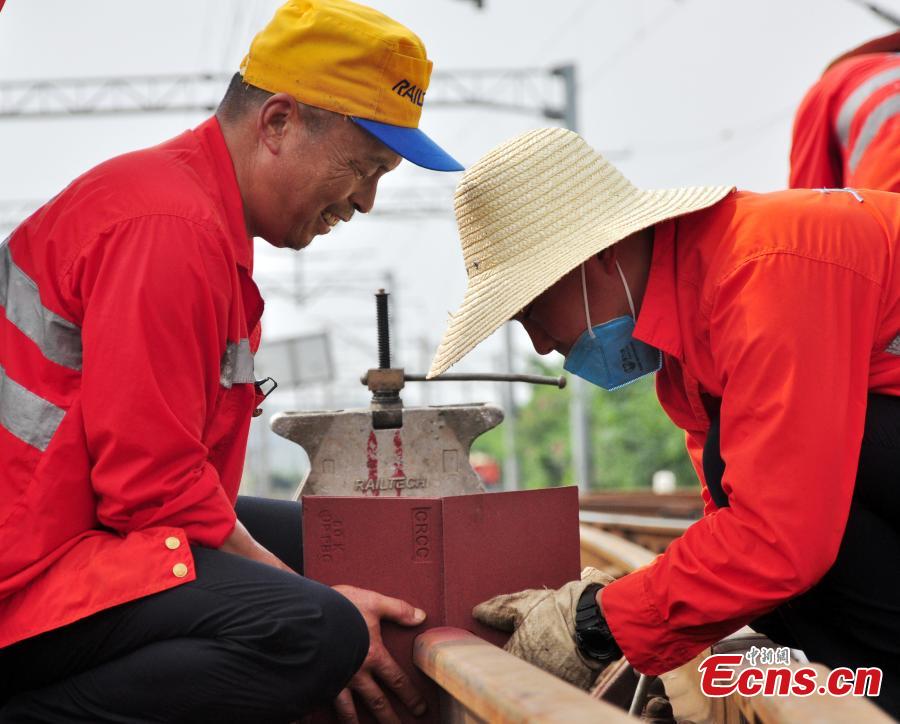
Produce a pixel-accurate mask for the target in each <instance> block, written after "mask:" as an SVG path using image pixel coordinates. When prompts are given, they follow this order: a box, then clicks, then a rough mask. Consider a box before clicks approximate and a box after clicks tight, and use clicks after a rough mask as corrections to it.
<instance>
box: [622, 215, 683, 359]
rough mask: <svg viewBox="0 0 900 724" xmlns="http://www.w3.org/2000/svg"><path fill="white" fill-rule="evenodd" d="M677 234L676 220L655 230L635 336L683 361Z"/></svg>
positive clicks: (663, 223)
mask: <svg viewBox="0 0 900 724" xmlns="http://www.w3.org/2000/svg"><path fill="white" fill-rule="evenodd" d="M677 233H678V220H677V219H670V220H668V221H663V222H660V223H658V224H656V226H655V227H654V231H653V256H652V258H651V260H650V275H649V277H648V279H647V288H646V290H645V291H644V299H643V301H642V302H641V311H640V313H639V314H638V319H637V323H636V325H635V330H634V336H635V337H636V338H637V339H640V340H641V341H643V342H646V343H647V344H649V345H652V346H653V347H656V348H657V349H661V350H662V351H663V352H665V353H666V354H669V355H672V356H673V357H677V358H678V359H681V357H682V355H683V351H684V346H683V344H682V340H681V329H680V328H679V325H678V298H677V297H676V295H675V274H676V260H675V251H676V237H677Z"/></svg>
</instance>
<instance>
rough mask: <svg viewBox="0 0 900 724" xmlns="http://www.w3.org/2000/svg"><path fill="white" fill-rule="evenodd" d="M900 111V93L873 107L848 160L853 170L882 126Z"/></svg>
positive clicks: (848, 165) (848, 164) (849, 166)
mask: <svg viewBox="0 0 900 724" xmlns="http://www.w3.org/2000/svg"><path fill="white" fill-rule="evenodd" d="M898 113H900V93H895V94H894V95H892V96H888V97H887V98H885V99H884V100H883V101H881V103H879V104H878V105H877V106H875V108H873V109H872V112H871V113H869V115H868V116H866V122H865V123H863V127H862V130H861V131H860V132H859V136H857V138H856V143H855V144H853V152H852V153H851V154H850V160H849V161H847V168H848V169H850V171H851V172H852V171H855V170H856V167H857V166H858V165H859V162H860V160H861V159H862V157H863V154H864V153H865V152H866V149H867V148H868V147H869V144H870V143H871V142H872V139H874V138H875V136H877V135H878V132H879V131H880V130H881V127H882V126H883V125H884V124H885V123H887V122H888V121H889V120H891V118H893V117H894V116H896V115H897V114H898Z"/></svg>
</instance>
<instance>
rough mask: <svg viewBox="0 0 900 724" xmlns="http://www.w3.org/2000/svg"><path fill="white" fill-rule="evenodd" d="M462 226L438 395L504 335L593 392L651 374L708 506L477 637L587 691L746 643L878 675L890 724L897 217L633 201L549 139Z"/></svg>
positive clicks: (487, 191) (898, 502) (795, 203)
mask: <svg viewBox="0 0 900 724" xmlns="http://www.w3.org/2000/svg"><path fill="white" fill-rule="evenodd" d="M456 215H457V223H458V226H459V234H460V238H461V241H462V251H463V258H464V261H465V265H466V273H467V275H468V287H467V289H466V293H465V297H464V299H463V301H462V304H461V306H460V308H459V310H458V311H457V312H455V313H454V314H453V315H452V316H451V318H450V322H449V326H448V328H447V330H446V332H445V334H444V337H443V340H442V341H441V344H440V347H439V348H438V351H437V354H436V356H435V359H434V362H433V364H432V367H431V370H430V372H429V375H430V376H434V375H438V374H440V373H442V372H443V371H444V370H446V369H447V368H448V367H449V366H450V365H452V364H454V363H455V362H456V361H458V360H459V359H461V358H462V357H463V356H464V355H465V354H466V353H467V352H469V350H471V349H472V348H473V347H474V346H475V345H476V344H478V343H479V342H480V341H481V340H483V339H484V338H486V337H487V336H488V335H489V334H491V333H492V332H493V331H494V330H496V329H497V328H498V327H499V326H500V325H502V324H503V323H504V322H506V321H508V320H510V319H515V320H517V321H519V322H521V324H522V325H523V326H524V328H525V331H526V332H527V333H528V334H529V336H530V337H531V341H532V343H533V345H534V348H535V350H536V351H537V352H538V353H539V354H547V353H549V352H551V351H554V350H555V351H557V352H559V353H560V354H562V355H563V356H564V357H565V368H566V369H567V370H568V371H569V372H571V373H572V374H575V375H578V376H580V377H583V378H584V379H586V380H588V381H590V382H592V383H594V384H596V385H598V386H600V387H602V388H604V389H607V390H615V389H617V388H619V387H622V386H623V385H627V384H629V383H631V382H633V381H635V380H636V379H638V378H640V377H643V376H645V375H650V374H654V373H655V374H656V386H657V394H658V397H659V401H660V403H661V404H662V407H663V408H664V410H665V411H666V413H667V414H668V415H669V417H670V418H671V419H672V421H673V422H674V423H675V424H676V425H677V426H678V427H680V428H682V429H683V430H684V431H685V433H686V437H687V448H688V452H689V453H690V457H691V459H692V461H693V463H694V467H695V469H696V471H697V475H698V477H699V478H700V481H701V484H702V491H703V499H704V501H705V515H704V517H703V518H702V519H701V520H699V521H697V522H696V523H694V524H693V525H691V526H690V527H689V528H688V529H687V530H686V531H685V533H684V535H682V536H681V537H680V538H679V539H677V540H675V541H673V542H672V543H671V544H670V545H669V547H668V549H667V550H666V551H665V553H663V554H662V555H660V556H659V557H658V558H656V560H655V561H654V562H653V563H652V564H651V565H649V566H647V567H645V568H641V569H639V570H637V571H635V572H633V573H630V574H628V575H626V576H623V577H622V578H620V579H618V580H617V581H615V582H612V583H608V585H605V586H603V581H601V580H597V579H596V578H594V579H590V578H589V579H587V580H585V581H581V582H578V583H572V584H568V587H567V588H565V589H563V590H561V591H560V592H559V593H558V594H556V595H555V596H553V595H549V594H548V593H547V592H535V594H534V595H535V596H536V599H529V600H524V599H523V596H522V595H521V594H515V595H513V596H511V597H501V598H500V599H499V600H495V601H492V602H489V603H486V604H483V605H482V606H480V607H478V608H476V611H475V613H476V615H477V616H479V617H480V618H482V619H483V620H485V621H486V622H489V623H499V624H501V625H507V626H508V627H509V628H513V627H515V628H516V631H515V634H514V635H513V639H511V643H510V646H511V648H512V649H513V650H514V651H515V652H516V653H518V654H520V655H523V656H524V657H525V658H528V659H530V660H532V661H534V662H535V663H537V664H538V665H543V666H546V667H547V668H549V669H551V670H553V671H556V672H557V673H562V674H564V675H566V676H567V678H569V679H570V680H572V681H580V682H582V683H583V682H585V681H590V679H591V677H586V676H584V672H585V670H586V669H594V670H596V669H598V668H601V667H602V666H603V665H604V664H605V663H608V662H609V661H611V660H614V659H615V658H618V657H619V656H621V655H622V654H624V656H625V657H626V658H627V660H628V661H629V662H630V663H631V664H632V665H633V666H634V667H635V668H636V669H637V670H638V671H640V672H642V673H645V674H660V673H663V672H667V671H669V670H671V669H674V668H676V667H678V666H680V665H681V664H684V663H685V662H687V661H689V660H690V659H692V658H693V657H694V656H696V655H697V654H698V653H699V652H701V651H702V650H703V649H704V648H706V647H708V646H709V645H710V644H711V643H713V642H716V641H718V640H719V639H721V638H723V637H724V636H726V635H728V634H730V633H732V632H733V631H735V630H737V629H738V628H740V627H742V626H744V625H745V624H750V623H753V625H754V626H756V627H757V628H758V630H761V631H762V632H764V633H766V634H767V635H768V636H770V637H771V638H772V639H773V640H774V641H775V642H777V643H779V644H782V645H784V646H790V647H793V648H802V649H804V650H805V651H806V653H807V655H808V656H809V658H810V659H811V660H815V661H820V662H824V663H825V664H827V665H829V666H832V667H837V666H847V667H850V668H852V669H855V668H856V667H880V668H881V669H882V672H883V685H882V688H881V696H880V697H879V698H878V699H877V702H878V703H879V704H880V705H881V706H882V707H884V708H885V709H887V710H888V711H890V712H892V713H893V714H894V715H895V716H896V715H898V714H900V582H898V578H897V576H896V575H894V572H895V571H897V570H900V486H898V484H897V469H898V465H900V196H897V195H895V194H891V193H886V192H883V191H869V190H865V191H857V190H853V189H820V190H795V191H784V192H779V193H770V194H754V193H749V192H738V193H735V192H733V190H732V189H730V188H727V187H711V188H682V189H672V190H666V191H645V190H641V189H638V188H636V187H635V186H633V185H632V184H631V183H630V182H629V181H628V180H627V179H625V178H624V177H623V176H622V174H621V173H620V172H619V171H618V170H617V169H615V168H614V167H613V166H612V165H611V164H610V163H609V162H607V161H606V160H605V159H604V158H603V157H602V156H601V155H600V154H599V153H597V152H596V151H594V150H593V149H591V148H590V147H589V146H588V145H587V144H586V143H585V142H584V141H583V140H582V139H581V138H580V137H579V136H578V135H576V134H574V133H572V132H570V131H566V130H563V129H559V128H554V129H542V130H538V131H532V132H529V133H526V134H522V135H521V136H517V137H516V138H514V139H512V140H511V141H508V142H507V143H505V144H503V145H501V146H500V147H498V148H496V149H494V150H493V151H491V152H490V153H488V154H487V155H486V156H485V157H484V158H483V159H482V160H481V161H479V162H478V163H477V164H476V165H474V166H472V167H471V168H470V169H469V170H468V171H467V172H466V174H465V176H464V177H463V180H462V181H461V183H460V185H459V187H458V189H457V192H456ZM624 424H627V421H625V422H624ZM634 434H635V436H636V438H639V436H640V434H641V433H640V430H635V431H634ZM635 444H637V440H636V441H635ZM525 598H528V597H527V596H526V597H525ZM552 642H556V643H555V644H554V643H552Z"/></svg>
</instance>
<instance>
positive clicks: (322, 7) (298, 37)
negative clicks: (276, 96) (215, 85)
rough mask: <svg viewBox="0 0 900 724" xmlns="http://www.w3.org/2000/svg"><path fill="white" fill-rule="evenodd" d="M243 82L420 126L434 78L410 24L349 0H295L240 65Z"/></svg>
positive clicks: (321, 105) (323, 105) (346, 112)
mask: <svg viewBox="0 0 900 724" xmlns="http://www.w3.org/2000/svg"><path fill="white" fill-rule="evenodd" d="M241 74H242V75H243V76H244V82H246V83H249V84H250V85H253V86H256V87H257V88H262V89H263V90H266V91H269V92H271V93H289V94H290V95H292V96H293V97H294V98H296V99H297V100H298V101H301V102H302V103H306V104H307V105H310V106H316V107H317V108H325V109H326V110H329V111H334V112H335V113H342V114H344V115H347V116H358V117H360V118H368V119H370V120H373V121H380V122H382V123H390V124H391V125H394V126H405V127H407V128H417V127H418V125H419V117H420V116H421V114H422V105H423V103H424V101H425V92H426V91H427V90H428V80H429V78H430V77H431V61H430V60H428V58H426V57H425V46H424V45H423V43H422V41H421V40H420V39H419V38H418V36H416V35H415V33H413V32H411V31H410V30H409V29H408V28H406V27H404V26H403V25H401V24H400V23H397V22H395V21H393V20H391V19H390V18H389V17H387V16H386V15H382V14H381V13H379V12H377V11H376V10H372V9H371V8H367V7H365V6H363V5H357V4H356V3H352V2H347V0H328V1H327V2H326V1H324V0H289V2H287V3H285V4H284V5H282V6H281V7H280V8H279V9H278V10H277V12H276V13H275V17H274V18H272V21H271V22H270V23H269V24H268V25H267V26H266V27H265V28H263V30H262V31H261V32H260V33H259V34H257V36H256V37H255V38H254V39H253V42H252V43H251V45H250V52H249V53H248V54H247V56H246V57H245V58H244V60H243V62H242V63H241Z"/></svg>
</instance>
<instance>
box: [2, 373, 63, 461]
mask: <svg viewBox="0 0 900 724" xmlns="http://www.w3.org/2000/svg"><path fill="white" fill-rule="evenodd" d="M65 414H66V411H65V410H63V409H62V408H61V407H57V406H56V405H54V404H53V403H52V402H48V401H47V400H45V399H44V398H43V397H40V396H38V395H36V394H34V393H33V392H31V391H30V390H26V389H25V388H24V387H22V385H20V384H19V383H18V382H16V381H15V380H11V379H10V378H9V377H7V376H6V370H5V369H3V367H2V366H0V426H2V427H4V428H6V430H7V431H8V432H9V433H10V434H11V435H13V436H15V437H17V438H19V439H20V440H21V441H22V442H24V443H27V444H28V445H31V446H32V447H36V448H37V449H38V450H40V451H41V452H43V451H44V450H46V449H47V446H48V445H49V444H50V440H51V439H52V438H53V434H54V433H55V432H56V429H57V428H58V427H59V423H60V422H62V419H63V417H65Z"/></svg>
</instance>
